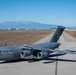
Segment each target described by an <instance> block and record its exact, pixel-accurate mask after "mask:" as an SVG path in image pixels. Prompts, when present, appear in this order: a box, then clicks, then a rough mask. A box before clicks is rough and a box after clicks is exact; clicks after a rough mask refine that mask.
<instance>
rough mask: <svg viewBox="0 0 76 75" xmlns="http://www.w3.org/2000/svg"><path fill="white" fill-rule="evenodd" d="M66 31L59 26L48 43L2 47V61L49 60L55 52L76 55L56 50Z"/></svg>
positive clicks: (68, 51) (73, 52)
mask: <svg viewBox="0 0 76 75" xmlns="http://www.w3.org/2000/svg"><path fill="white" fill-rule="evenodd" d="M64 29H65V27H63V26H58V27H57V29H56V31H55V33H54V35H53V36H52V38H51V39H50V41H49V42H48V43H40V44H32V45H13V46H2V47H0V60H5V61H9V60H16V59H45V58H46V59H48V58H49V57H50V55H51V53H53V52H58V53H71V54H76V52H75V51H70V50H63V51H62V50H55V49H56V48H58V47H59V45H60V43H58V42H57V41H58V39H59V37H60V36H61V34H62V32H63V31H64Z"/></svg>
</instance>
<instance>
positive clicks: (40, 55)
mask: <svg viewBox="0 0 76 75" xmlns="http://www.w3.org/2000/svg"><path fill="white" fill-rule="evenodd" d="M48 56H49V53H48V52H39V53H38V54H37V57H38V58H39V59H43V58H47V57H48Z"/></svg>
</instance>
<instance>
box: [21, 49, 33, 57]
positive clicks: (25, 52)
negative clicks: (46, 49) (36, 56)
mask: <svg viewBox="0 0 76 75" xmlns="http://www.w3.org/2000/svg"><path fill="white" fill-rule="evenodd" d="M31 54H32V52H31V51H30V50H24V51H22V52H20V56H21V57H26V56H30V55H31Z"/></svg>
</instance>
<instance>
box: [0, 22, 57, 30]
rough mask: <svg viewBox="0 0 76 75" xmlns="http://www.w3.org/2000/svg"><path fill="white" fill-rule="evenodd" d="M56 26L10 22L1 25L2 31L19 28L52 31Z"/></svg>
mask: <svg viewBox="0 0 76 75" xmlns="http://www.w3.org/2000/svg"><path fill="white" fill-rule="evenodd" d="M56 27H57V25H54V24H43V23H38V22H32V21H9V22H2V23H0V29H5V28H6V29H8V28H18V29H24V28H25V29H51V28H56Z"/></svg>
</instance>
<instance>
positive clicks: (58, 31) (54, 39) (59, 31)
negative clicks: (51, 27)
mask: <svg viewBox="0 0 76 75" xmlns="http://www.w3.org/2000/svg"><path fill="white" fill-rule="evenodd" d="M64 29H65V27H63V26H58V27H57V29H56V31H55V33H54V35H53V36H52V38H51V40H50V42H57V41H58V39H59V37H60V36H61V34H62V33H63V31H64Z"/></svg>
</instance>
